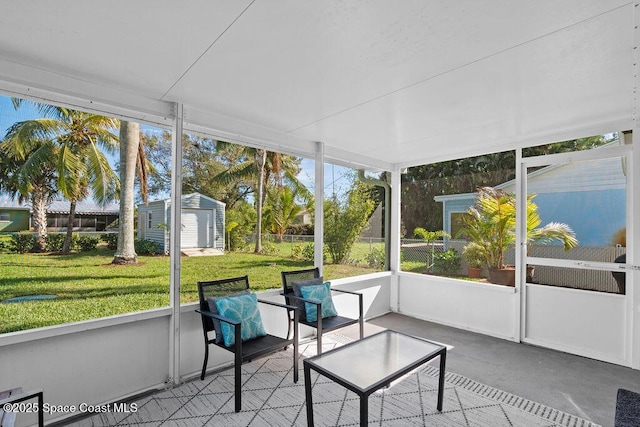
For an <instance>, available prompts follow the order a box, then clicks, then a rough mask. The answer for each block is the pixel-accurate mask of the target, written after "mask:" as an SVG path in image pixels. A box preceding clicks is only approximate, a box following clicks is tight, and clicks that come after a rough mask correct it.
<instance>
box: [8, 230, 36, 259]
mask: <svg viewBox="0 0 640 427" xmlns="http://www.w3.org/2000/svg"><path fill="white" fill-rule="evenodd" d="M35 244H36V238H35V236H34V235H33V233H29V232H20V233H17V234H13V235H12V236H11V243H10V250H11V252H15V253H18V254H24V253H27V252H31V251H32V250H33V247H34V246H35Z"/></svg>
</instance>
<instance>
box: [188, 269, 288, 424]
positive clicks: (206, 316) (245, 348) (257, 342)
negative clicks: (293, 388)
mask: <svg viewBox="0 0 640 427" xmlns="http://www.w3.org/2000/svg"><path fill="white" fill-rule="evenodd" d="M241 294H249V278H248V276H243V277H235V278H231V279H222V280H214V281H208V282H198V296H199V298H200V309H199V310H196V311H197V312H198V313H200V314H201V317H202V329H203V331H204V363H203V365H202V374H201V375H200V379H202V380H203V379H204V377H205V372H206V370H207V361H208V359H209V345H211V344H214V345H217V346H218V347H221V348H223V349H225V350H228V351H230V352H232V353H234V354H235V359H234V369H235V370H234V375H235V411H236V412H239V411H240V410H241V405H242V403H241V402H242V400H241V391H240V389H241V385H242V375H241V365H242V363H244V362H250V361H251V360H253V359H255V358H256V357H260V356H263V355H265V354H269V353H273V352H275V351H278V350H283V349H286V348H287V346H289V345H291V344H293V382H294V383H297V382H298V332H297V324H298V315H297V314H296V315H295V317H294V319H293V322H294V324H295V326H296V328H295V329H294V334H293V338H292V339H290V338H289V333H287V337H286V338H281V337H277V336H275V335H269V334H267V335H265V336H261V337H257V338H254V339H250V340H246V341H242V340H241V339H239V338H240V337H242V328H241V323H240V322H237V321H234V320H232V319H229V318H226V317H223V316H221V315H220V314H217V313H214V312H213V311H212V310H211V309H210V304H209V302H210V301H211V302H212V304H214V303H213V299H214V298H218V297H225V296H233V295H241ZM258 302H259V303H263V304H268V305H272V306H276V307H282V308H284V309H286V310H287V319H289V313H290V312H292V311H293V312H295V308H296V307H295V306H288V305H284V304H279V303H275V302H271V301H263V300H258ZM214 307H215V305H214ZM214 321H219V322H224V323H227V324H229V325H232V326H233V328H234V331H235V337H236V338H237V339H235V343H234V344H233V345H232V346H230V347H226V346H225V344H224V341H223V340H222V339H221V337H220V335H219V332H220V327H219V326H218V333H217V334H216V332H215V330H216V326H214ZM288 323H289V324H290V322H288ZM211 333H213V334H214V335H215V336H214V337H213V338H210V334H211Z"/></svg>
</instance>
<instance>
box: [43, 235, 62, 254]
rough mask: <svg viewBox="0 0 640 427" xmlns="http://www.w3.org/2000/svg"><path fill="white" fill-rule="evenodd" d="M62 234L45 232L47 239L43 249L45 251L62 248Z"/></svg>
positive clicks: (55, 250)
mask: <svg viewBox="0 0 640 427" xmlns="http://www.w3.org/2000/svg"><path fill="white" fill-rule="evenodd" d="M64 237H65V235H64V234H61V233H55V234H54V233H50V234H47V240H46V241H45V249H46V250H47V252H60V251H61V250H62V244H63V243H64Z"/></svg>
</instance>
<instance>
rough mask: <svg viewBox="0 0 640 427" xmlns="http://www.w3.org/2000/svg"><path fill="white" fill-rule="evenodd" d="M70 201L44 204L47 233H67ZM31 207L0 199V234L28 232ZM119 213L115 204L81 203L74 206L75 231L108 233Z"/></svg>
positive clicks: (3, 197)
mask: <svg viewBox="0 0 640 427" xmlns="http://www.w3.org/2000/svg"><path fill="white" fill-rule="evenodd" d="M70 205H71V204H70V202H69V201H66V200H55V201H53V202H51V203H49V204H48V205H47V209H46V213H47V231H50V232H60V231H66V230H67V224H68V223H69V222H68V221H69V208H70ZM31 214H32V212H31V204H30V203H29V202H25V203H20V202H18V200H16V199H12V198H10V197H7V196H0V232H16V231H28V230H30V229H31ZM119 214H120V205H119V204H118V203H107V204H105V205H101V204H99V203H97V202H95V201H91V200H82V201H79V202H78V203H77V204H76V214H75V218H74V223H73V230H74V231H107V230H109V229H117V220H118V217H119Z"/></svg>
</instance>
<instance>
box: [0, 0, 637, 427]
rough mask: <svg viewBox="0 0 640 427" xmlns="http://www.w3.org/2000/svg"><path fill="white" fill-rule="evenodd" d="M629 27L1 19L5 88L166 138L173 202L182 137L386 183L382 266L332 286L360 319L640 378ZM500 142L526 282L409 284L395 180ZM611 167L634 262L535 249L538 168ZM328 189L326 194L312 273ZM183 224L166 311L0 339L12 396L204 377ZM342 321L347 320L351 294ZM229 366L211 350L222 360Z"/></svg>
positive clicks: (367, 9)
mask: <svg viewBox="0 0 640 427" xmlns="http://www.w3.org/2000/svg"><path fill="white" fill-rule="evenodd" d="M95 17H100V19H96V18H95ZM638 22H640V7H639V5H638V3H637V2H629V1H623V0H606V1H590V2H586V3H585V2H584V1H577V0H571V1H566V2H562V3H561V4H558V2H555V1H551V0H545V1H542V2H530V3H514V2H508V1H500V2H485V1H463V2H456V3H455V4H452V3H444V2H443V3H437V2H423V1H418V0H416V1H407V2H402V3H399V4H398V3H391V2H385V1H372V2H364V3H361V2H359V3H353V4H351V3H348V4H345V3H344V2H340V1H333V0H331V1H326V2H324V1H323V2H299V1H285V0H277V1H275V2H266V1H251V0H242V1H236V2H225V1H221V0H215V1H194V2H189V3H188V4H181V3H175V2H169V1H160V2H155V3H153V4H152V5H151V4H146V3H140V2H127V1H124V0H118V1H116V2H115V3H114V2H109V3H105V4H94V3H92V4H91V5H85V4H84V3H82V4H81V3H80V2H79V1H75V0H64V1H62V2H47V1H44V0H38V1H32V2H15V3H14V4H11V5H7V6H6V7H5V9H4V10H3V13H2V16H0V23H1V24H2V25H0V40H2V42H0V92H2V94H4V95H7V96H13V97H20V98H24V99H29V100H34V101H37V102H46V103H49V104H53V105H59V106H64V107H69V108H74V109H79V110H82V111H88V112H95V113H100V114H108V115H110V116H113V117H117V118H122V119H124V120H129V121H135V122H139V123H142V124H148V125H151V126H156V127H159V128H161V129H171V135H172V138H173V139H172V148H171V162H172V165H173V171H175V173H173V174H172V177H171V179H172V182H171V185H172V187H171V204H172V206H176V207H177V206H180V205H181V203H180V200H181V197H182V194H181V192H182V185H181V184H182V176H181V161H182V155H183V150H182V148H183V141H182V135H183V132H185V133H186V132H189V133H193V134H197V135H204V136H206V137H210V138H212V139H217V140H223V141H228V142H232V143H237V144H241V145H244V146H248V147H253V148H258V149H264V150H270V151H276V152H280V153H285V154H291V155H294V156H299V157H304V158H308V159H313V160H314V161H315V175H314V178H315V182H316V183H324V182H325V180H324V178H325V177H324V170H323V168H322V165H324V163H332V164H336V165H341V166H346V167H349V168H352V169H356V170H367V171H369V172H376V173H379V172H383V171H386V172H387V175H388V176H389V181H390V182H389V184H390V188H391V191H390V198H389V200H388V202H389V205H388V206H385V210H386V211H387V212H388V213H389V214H390V222H389V224H388V231H389V238H388V242H387V245H388V247H389V249H390V250H389V255H388V264H389V271H385V272H381V273H375V274H371V275H366V276H358V277H352V278H344V279H341V280H337V281H336V283H335V285H336V286H338V287H342V288H344V289H346V290H351V291H358V292H362V293H363V294H364V304H365V318H367V319H371V318H375V317H377V316H380V315H383V314H385V313H388V312H397V313H400V314H404V315H407V316H411V317H415V318H418V319H423V320H428V321H431V322H435V323H439V324H442V325H448V326H454V327H456V328H460V329H467V330H470V331H473V332H478V333H481V334H484V335H489V336H492V337H497V338H501V339H504V340H509V341H513V342H516V343H520V342H525V343H531V344H535V345H538V346H543V347H548V348H551V349H556V350H560V351H563V352H570V353H573V354H577V355H582V356H586V357H590V358H594V359H598V360H603V361H607V362H612V363H615V364H617V365H622V366H624V367H628V368H631V369H634V370H638V369H640V292H639V291H637V290H636V288H637V284H638V283H640V273H639V271H640V268H639V267H638V264H639V262H638V256H637V248H639V247H640V233H639V232H638V230H639V228H640V214H639V213H640V198H639V197H638V196H637V193H638V188H640V173H638V168H639V167H640V166H638V165H640V149H638V145H640V142H639V141H640V124H639V123H640V122H639V119H640V100H639V99H638V97H637V88H638V87H639V86H640V73H638V67H639V65H638V64H639V62H638V49H637V47H638V44H639V41H640V33H639V30H638ZM71 46H74V47H75V48H73V49H71V48H70V47H71ZM614 132H623V133H624V134H625V138H624V141H623V143H621V144H620V145H618V146H615V147H608V148H606V150H605V149H603V150H591V151H586V152H581V153H578V152H576V153H564V154H559V155H551V156H539V157H535V158H531V159H528V158H524V157H523V156H522V151H521V150H522V149H523V148H526V147H533V146H539V145H543V144H548V143H553V142H558V141H566V140H569V139H575V138H581V137H586V136H591V135H605V134H610V133H614ZM505 150H514V151H515V153H516V158H517V159H516V166H517V172H516V177H515V180H514V183H513V184H514V193H515V194H516V199H517V206H518V207H519V208H520V209H519V210H518V211H519V217H518V225H517V228H516V234H517V240H516V243H515V248H516V250H515V251H514V254H513V257H514V264H515V266H516V285H515V286H514V287H505V286H497V285H492V284H486V283H482V284H479V283H471V282H464V281H461V280H455V279H451V278H447V277H438V276H434V275H425V274H415V273H411V272H406V271H402V268H401V237H402V235H403V234H404V230H403V228H402V227H403V224H402V220H403V219H402V216H401V214H400V212H401V203H402V195H401V191H400V189H401V187H402V175H403V173H404V171H405V170H406V169H407V168H411V167H414V166H418V165H426V164H431V163H436V162H442V161H447V160H453V159H459V158H464V157H471V156H479V155H483V154H490V153H496V152H501V151H505ZM601 158H614V159H617V160H622V159H624V162H625V175H624V176H625V178H624V179H625V186H624V189H623V190H621V191H623V192H624V200H625V205H624V207H623V208H621V209H623V210H624V215H623V216H624V222H625V226H626V238H627V239H626V240H627V242H626V250H625V253H626V263H624V264H616V263H614V262H613V261H606V262H601V261H595V260H583V259H575V258H571V257H567V258H562V257H559V256H557V257H556V256H554V255H546V254H540V253H535V252H532V253H527V250H526V247H527V243H526V239H527V236H526V230H525V228H524V226H523V224H524V217H523V214H522V212H523V211H524V209H522V207H523V206H524V205H525V203H526V202H525V199H526V195H527V194H528V192H529V189H530V188H531V187H532V185H533V184H532V181H527V168H536V167H541V166H549V165H554V164H569V165H571V164H573V163H578V162H590V161H595V160H598V159H601ZM574 189H575V188H574ZM324 192H325V189H324V188H323V185H316V186H315V200H316V202H315V203H316V204H315V212H314V214H315V236H314V243H315V248H316V249H315V253H314V264H315V265H316V266H318V267H320V268H322V266H323V254H322V250H321V249H320V248H322V246H323V238H324V237H323V236H324V233H323V221H324V220H323V215H322V213H323V203H322V201H323V199H324ZM387 208H388V209H387ZM588 208H589V206H586V207H584V209H588ZM180 218H181V209H174V210H173V209H172V211H171V214H170V218H168V220H169V227H168V228H169V233H170V236H169V238H168V240H169V241H170V244H171V245H172V247H171V249H170V250H169V252H170V254H171V255H170V256H171V261H170V264H171V267H170V268H171V279H170V281H169V282H168V283H166V286H167V289H169V290H170V293H171V294H170V304H169V305H168V306H166V307H163V308H159V309H155V310H148V311H142V312H136V313H130V314H127V315H123V316H113V317H106V318H100V319H95V320H91V321H87V322H79V323H72V324H63V325H59V326H53V327H46V328H38V329H32V330H27V331H20V332H13V333H7V334H2V335H0V348H1V349H2V351H0V389H2V390H4V389H6V388H9V387H10V386H21V387H23V388H24V389H35V388H43V389H44V392H45V400H46V401H47V402H49V403H51V404H60V405H64V404H79V403H81V402H86V403H90V404H102V403H108V402H114V401H117V400H120V399H125V398H128V397H131V396H134V395H137V394H139V393H144V392H146V391H150V390H156V389H158V388H164V387H171V386H173V385H177V384H180V383H182V382H184V381H185V380H187V379H189V378H191V377H193V376H195V375H197V374H198V372H199V370H200V364H201V363H202V352H203V349H202V343H201V338H202V337H201V333H202V331H201V325H200V318H199V317H198V315H197V314H196V313H195V312H194V310H195V304H184V305H181V304H180V287H181V283H180V282H181V278H180V268H181V260H180V256H179V253H180V250H179V249H180V248H179V243H180V240H181V227H180ZM527 264H535V265H540V266H545V267H549V268H556V269H561V270H563V271H567V270H569V269H572V268H573V269H577V270H592V271H595V272H598V273H599V274H604V275H609V274H610V273H611V272H612V271H620V269H621V268H622V270H623V271H624V274H625V276H626V277H625V279H626V290H625V292H624V293H606V292H598V293H595V292H591V291H586V290H584V289H567V288H562V289H560V288H558V289H556V288H552V287H548V286H542V285H540V284H536V283H527V281H526V268H525V267H526V265H527ZM0 280H1V279H0ZM264 297H266V298H272V299H273V300H274V301H278V302H280V301H281V299H282V298H281V296H280V295H279V294H278V292H276V291H273V292H271V291H268V292H265V293H264ZM337 308H338V311H340V312H344V313H345V314H350V315H352V316H353V315H354V314H353V313H351V312H350V311H351V310H353V307H351V306H349V305H348V304H347V303H346V302H343V301H341V300H338V301H337ZM263 315H264V319H265V323H266V324H267V325H274V327H276V326H275V325H276V324H277V321H276V318H275V317H272V313H270V312H269V311H265V312H264V314H263ZM301 332H302V334H303V335H304V336H306V337H311V336H312V332H311V331H309V330H302V331H301ZM124 355H126V357H125V356H124ZM226 357H227V356H226V355H225V354H224V353H216V354H214V355H212V356H211V357H210V361H209V368H210V369H214V368H220V367H223V366H225V365H226V364H228V363H229V362H230V359H227V358H226ZM98 384H99V385H100V386H96V385H98ZM71 415H72V414H69V413H63V414H55V415H48V416H47V419H48V421H62V420H64V419H66V417H69V416H71Z"/></svg>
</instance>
